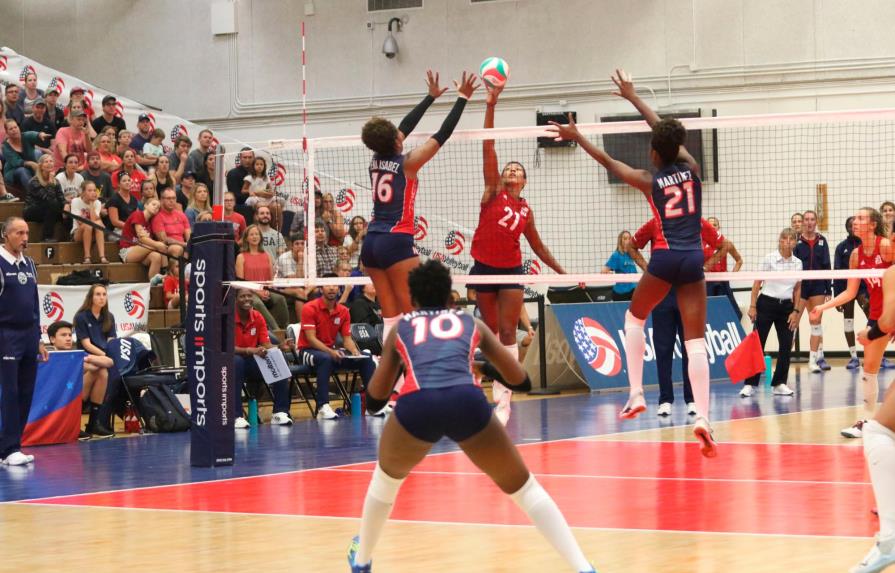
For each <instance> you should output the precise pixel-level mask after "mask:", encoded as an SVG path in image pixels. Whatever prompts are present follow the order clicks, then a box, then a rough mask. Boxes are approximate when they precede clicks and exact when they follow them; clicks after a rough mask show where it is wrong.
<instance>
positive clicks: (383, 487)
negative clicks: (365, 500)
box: [368, 464, 404, 504]
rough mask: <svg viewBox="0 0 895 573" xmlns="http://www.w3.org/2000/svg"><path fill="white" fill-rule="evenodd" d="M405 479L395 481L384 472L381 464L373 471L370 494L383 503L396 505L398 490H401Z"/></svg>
mask: <svg viewBox="0 0 895 573" xmlns="http://www.w3.org/2000/svg"><path fill="white" fill-rule="evenodd" d="M402 483H404V480H403V479H395V478H393V477H392V476H390V475H388V474H387V473H385V472H384V471H383V470H382V467H381V466H380V465H379V464H376V469H374V470H373V478H372V479H371V480H370V487H369V490H368V493H369V494H370V495H371V496H372V497H374V498H376V499H378V500H379V501H381V502H382V503H389V504H391V503H395V498H396V497H398V490H400V489H401V484H402Z"/></svg>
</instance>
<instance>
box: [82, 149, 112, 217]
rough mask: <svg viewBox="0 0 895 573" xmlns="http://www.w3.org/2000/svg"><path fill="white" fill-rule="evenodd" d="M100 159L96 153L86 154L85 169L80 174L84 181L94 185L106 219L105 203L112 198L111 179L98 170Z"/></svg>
mask: <svg viewBox="0 0 895 573" xmlns="http://www.w3.org/2000/svg"><path fill="white" fill-rule="evenodd" d="M100 165H101V157H100V154H99V152H98V151H96V150H93V151H91V152H90V153H88V154H87V169H85V170H84V172H83V173H82V174H81V175H82V176H83V177H84V181H92V182H93V183H94V185H96V192H97V193H99V199H100V201H102V202H103V210H102V215H103V217H108V212H107V210H106V207H105V203H107V202H108V201H109V199H111V198H112V193H113V191H112V178H111V177H109V174H108V173H106V172H105V171H103V170H102V169H101V168H100Z"/></svg>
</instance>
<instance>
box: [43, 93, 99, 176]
mask: <svg viewBox="0 0 895 573" xmlns="http://www.w3.org/2000/svg"><path fill="white" fill-rule="evenodd" d="M68 120H69V124H70V125H69V127H60V128H59V131H57V132H56V139H54V140H53V145H52V150H53V156H54V157H55V158H56V165H65V157H66V156H67V155H69V154H73V155H77V156H78V171H83V170H84V169H86V168H87V152H88V151H91V150H92V149H93V145H92V143H91V140H90V137H89V135H88V129H89V127H90V126H89V125H88V124H87V115H86V114H85V113H84V112H83V111H82V110H80V109H78V107H77V106H76V107H74V108H72V110H71V112H69V118H68Z"/></svg>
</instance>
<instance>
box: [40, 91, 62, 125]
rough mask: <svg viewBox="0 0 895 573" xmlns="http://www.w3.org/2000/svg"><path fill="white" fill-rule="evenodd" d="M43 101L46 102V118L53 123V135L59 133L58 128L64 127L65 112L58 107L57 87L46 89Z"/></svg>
mask: <svg viewBox="0 0 895 573" xmlns="http://www.w3.org/2000/svg"><path fill="white" fill-rule="evenodd" d="M44 101H46V102H47V117H49V118H50V121H52V122H53V133H55V132H57V131H59V128H60V127H62V126H63V125H65V111H64V110H63V109H62V108H61V107H60V106H59V103H58V102H59V87H58V86H55V85H54V86H53V87H51V88H49V89H47V93H45V94H44Z"/></svg>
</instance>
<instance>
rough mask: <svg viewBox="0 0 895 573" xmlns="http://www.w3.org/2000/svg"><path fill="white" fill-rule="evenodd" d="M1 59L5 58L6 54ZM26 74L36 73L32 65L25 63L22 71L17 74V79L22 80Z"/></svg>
mask: <svg viewBox="0 0 895 573" xmlns="http://www.w3.org/2000/svg"><path fill="white" fill-rule="evenodd" d="M3 59H4V60H5V59H6V56H4V57H3ZM4 63H5V62H4ZM5 67H6V66H4V69H5ZM28 74H34V75H35V76H36V75H37V72H35V71H34V66H32V65H27V66H25V67H24V68H22V73H20V74H19V81H20V82H24V81H25V78H27V77H28Z"/></svg>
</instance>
